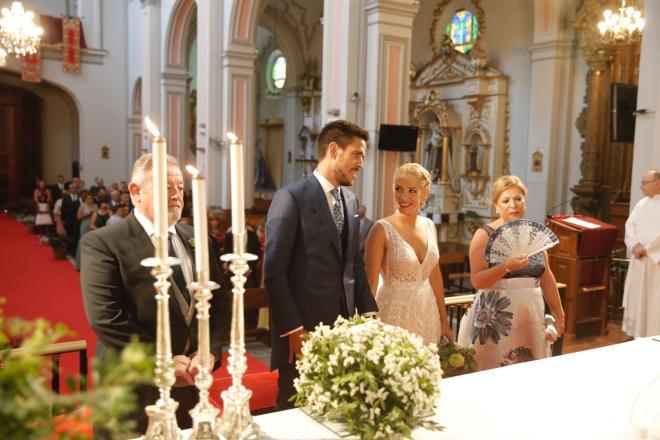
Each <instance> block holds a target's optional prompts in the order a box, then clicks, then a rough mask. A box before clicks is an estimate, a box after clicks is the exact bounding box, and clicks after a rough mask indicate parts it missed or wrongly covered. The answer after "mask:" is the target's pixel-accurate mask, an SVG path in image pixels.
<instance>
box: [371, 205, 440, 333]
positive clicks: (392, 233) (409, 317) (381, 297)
mask: <svg viewBox="0 0 660 440" xmlns="http://www.w3.org/2000/svg"><path fill="white" fill-rule="evenodd" d="M418 219H419V220H421V221H423V222H424V227H425V229H426V240H427V246H426V253H425V255H424V258H423V259H422V261H419V259H418V258H417V254H415V250H414V249H413V248H412V246H410V244H408V242H407V241H405V240H404V239H403V237H401V235H399V233H398V232H397V230H396V229H395V228H394V226H392V225H391V224H390V223H389V222H388V221H387V220H385V219H381V220H378V221H377V222H376V223H379V224H380V225H381V226H382V227H383V229H384V230H385V237H386V238H387V252H386V255H385V262H384V263H383V268H382V276H383V285H382V286H381V287H380V288H379V289H378V292H377V293H376V303H378V309H379V312H378V316H379V317H380V319H381V320H382V321H383V322H385V323H387V324H391V325H396V326H398V327H401V328H404V329H406V330H408V331H410V332H412V333H415V334H417V335H418V336H421V337H422V339H424V343H425V344H429V343H431V342H433V343H435V344H437V343H438V342H439V341H440V337H441V327H440V314H439V313H438V303H437V302H436V300H435V294H434V293H433V288H432V287H431V283H430V282H429V275H430V274H431V271H432V270H433V268H434V267H435V266H436V265H437V264H438V260H439V258H440V253H439V251H438V244H437V238H436V232H435V225H434V224H433V222H432V221H431V220H430V219H428V218H423V217H418Z"/></svg>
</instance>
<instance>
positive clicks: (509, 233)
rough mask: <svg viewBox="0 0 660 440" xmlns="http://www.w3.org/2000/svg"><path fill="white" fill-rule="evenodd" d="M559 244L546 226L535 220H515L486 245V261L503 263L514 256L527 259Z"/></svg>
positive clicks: (502, 228) (504, 226) (500, 230)
mask: <svg viewBox="0 0 660 440" xmlns="http://www.w3.org/2000/svg"><path fill="white" fill-rule="evenodd" d="M557 243H559V239H558V238H557V236H556V235H555V233H554V232H552V231H551V230H550V229H548V228H547V227H546V226H545V225H542V224H541V223H538V222H535V221H533V220H526V219H523V220H513V221H510V222H508V223H504V224H503V225H502V226H500V227H499V228H497V230H495V232H493V233H492V234H491V236H490V239H489V240H488V243H487V244H486V250H485V257H486V261H488V262H489V263H491V264H497V263H501V262H503V261H504V260H506V259H507V258H509V257H512V256H514V255H525V256H527V258H529V257H531V256H532V255H534V254H537V253H539V252H543V251H545V250H547V249H550V248H551V247H553V246H555V245H556V244H557Z"/></svg>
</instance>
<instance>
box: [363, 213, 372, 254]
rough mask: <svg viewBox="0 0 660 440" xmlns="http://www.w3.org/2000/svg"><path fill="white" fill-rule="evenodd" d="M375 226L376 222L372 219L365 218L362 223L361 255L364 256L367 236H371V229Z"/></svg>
mask: <svg viewBox="0 0 660 440" xmlns="http://www.w3.org/2000/svg"><path fill="white" fill-rule="evenodd" d="M373 226H374V222H373V221H372V220H371V219H368V218H366V217H365V218H364V221H363V222H362V224H360V255H362V257H364V248H365V246H366V244H367V237H368V236H369V231H371V228H372V227H373Z"/></svg>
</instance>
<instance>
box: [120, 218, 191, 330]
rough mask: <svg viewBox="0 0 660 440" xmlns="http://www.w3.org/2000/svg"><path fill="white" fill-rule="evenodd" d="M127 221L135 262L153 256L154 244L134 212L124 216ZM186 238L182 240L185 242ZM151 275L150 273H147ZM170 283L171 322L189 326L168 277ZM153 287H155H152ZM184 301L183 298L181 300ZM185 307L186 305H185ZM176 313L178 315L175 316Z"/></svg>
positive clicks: (153, 291) (153, 292) (175, 290)
mask: <svg viewBox="0 0 660 440" xmlns="http://www.w3.org/2000/svg"><path fill="white" fill-rule="evenodd" d="M126 220H127V221H128V223H129V225H130V227H129V234H130V235H131V236H132V237H131V241H130V242H131V243H137V244H138V245H137V246H135V253H134V255H135V257H136V259H137V264H140V263H141V262H142V260H144V259H145V258H153V257H154V255H155V250H156V248H155V246H154V243H153V241H152V240H151V238H150V237H149V236H148V235H147V233H146V232H145V230H144V228H143V227H142V225H141V224H140V222H139V221H138V220H137V219H136V218H135V214H134V213H133V212H131V213H130V214H129V216H128V217H127V218H126ZM178 232H179V231H177V233H178ZM186 242H187V240H185V241H184V243H186ZM149 272H151V269H149ZM149 276H150V277H151V275H149ZM153 281H154V282H155V281H156V279H155V278H153ZM170 283H171V284H172V286H171V287H170V299H169V309H170V316H171V317H172V319H171V322H186V323H187V324H188V326H190V323H189V321H188V320H187V319H186V313H184V311H183V310H182V308H181V304H180V300H179V299H178V298H177V296H180V297H181V300H183V297H182V295H181V293H180V292H178V289H177V288H176V287H175V286H174V281H173V280H172V278H171V277H170ZM154 289H155V287H154ZM150 294H151V296H152V297H153V295H154V294H155V290H152V291H151V292H150ZM183 301H184V302H185V300H183ZM186 307H188V306H187V305H186ZM176 315H178V317H175V316H176Z"/></svg>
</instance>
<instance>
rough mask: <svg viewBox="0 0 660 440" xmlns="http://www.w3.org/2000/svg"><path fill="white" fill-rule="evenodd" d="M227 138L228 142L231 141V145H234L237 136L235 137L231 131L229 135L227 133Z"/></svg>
mask: <svg viewBox="0 0 660 440" xmlns="http://www.w3.org/2000/svg"><path fill="white" fill-rule="evenodd" d="M227 137H228V138H229V140H230V141H231V143H232V144H235V143H236V141H238V136H236V135H235V134H234V133H232V132H231V131H230V132H229V133H227Z"/></svg>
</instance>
